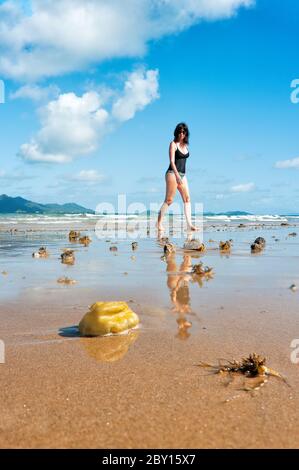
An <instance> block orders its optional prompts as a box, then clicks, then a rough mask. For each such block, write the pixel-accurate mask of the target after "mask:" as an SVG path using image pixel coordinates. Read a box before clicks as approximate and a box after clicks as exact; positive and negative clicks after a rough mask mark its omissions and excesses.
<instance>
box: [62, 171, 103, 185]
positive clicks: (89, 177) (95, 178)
mask: <svg viewBox="0 0 299 470" xmlns="http://www.w3.org/2000/svg"><path fill="white" fill-rule="evenodd" d="M70 179H72V180H74V181H85V182H87V183H99V182H101V181H104V180H105V176H104V175H101V174H100V173H99V172H98V171H97V170H81V171H80V172H79V173H78V174H77V175H75V176H73V177H71V178H70Z"/></svg>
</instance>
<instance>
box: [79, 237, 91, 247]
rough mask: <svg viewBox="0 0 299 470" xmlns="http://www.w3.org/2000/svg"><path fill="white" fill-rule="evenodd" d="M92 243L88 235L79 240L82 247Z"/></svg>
mask: <svg viewBox="0 0 299 470" xmlns="http://www.w3.org/2000/svg"><path fill="white" fill-rule="evenodd" d="M90 242H91V239H90V238H89V236H88V235H84V236H83V237H80V238H79V243H82V245H85V246H86V245H89V243H90Z"/></svg>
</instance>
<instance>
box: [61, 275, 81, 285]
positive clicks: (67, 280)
mask: <svg viewBox="0 0 299 470" xmlns="http://www.w3.org/2000/svg"><path fill="white" fill-rule="evenodd" d="M57 282H58V283H59V284H68V285H69V284H76V282H77V281H75V280H74V279H70V278H69V277H66V276H63V277H60V278H58V279H57Z"/></svg>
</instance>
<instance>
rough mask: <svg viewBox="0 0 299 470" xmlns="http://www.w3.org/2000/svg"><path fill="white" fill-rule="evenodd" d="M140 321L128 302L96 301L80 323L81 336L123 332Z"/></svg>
mask: <svg viewBox="0 0 299 470" xmlns="http://www.w3.org/2000/svg"><path fill="white" fill-rule="evenodd" d="M138 323H139V318H138V315H137V314H136V313H135V312H133V311H132V310H131V309H130V308H129V306H128V305H127V303H126V302H122V301H115V302H95V303H94V304H93V305H91V307H89V312H87V313H86V314H85V315H84V317H83V318H82V320H81V321H80V323H79V332H80V335H81V336H103V335H108V334H117V333H122V332H123V331H126V330H129V329H131V328H134V327H135V326H137V325H138Z"/></svg>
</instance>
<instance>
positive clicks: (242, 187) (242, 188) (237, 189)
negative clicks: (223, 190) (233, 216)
mask: <svg viewBox="0 0 299 470" xmlns="http://www.w3.org/2000/svg"><path fill="white" fill-rule="evenodd" d="M254 189H255V184H254V183H245V184H237V185H236V186H232V187H231V189H230V190H231V192H233V193H248V192H250V191H253V190H254Z"/></svg>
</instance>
